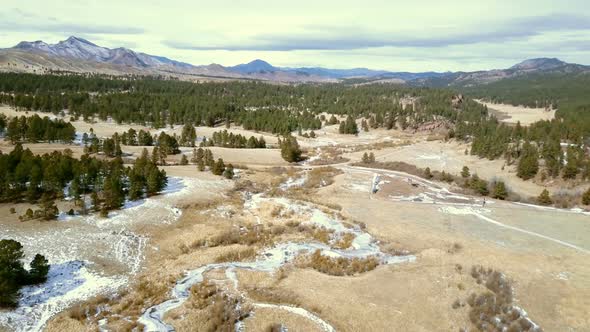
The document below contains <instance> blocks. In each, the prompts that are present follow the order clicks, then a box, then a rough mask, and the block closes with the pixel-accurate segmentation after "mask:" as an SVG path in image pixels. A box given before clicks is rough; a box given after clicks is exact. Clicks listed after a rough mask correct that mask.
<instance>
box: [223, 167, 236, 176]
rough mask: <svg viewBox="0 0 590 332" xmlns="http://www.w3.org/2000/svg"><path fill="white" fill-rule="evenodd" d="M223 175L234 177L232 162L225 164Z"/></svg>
mask: <svg viewBox="0 0 590 332" xmlns="http://www.w3.org/2000/svg"><path fill="white" fill-rule="evenodd" d="M223 176H224V177H225V178H226V179H233V178H234V166H233V165H232V164H229V165H227V167H226V168H225V171H223Z"/></svg>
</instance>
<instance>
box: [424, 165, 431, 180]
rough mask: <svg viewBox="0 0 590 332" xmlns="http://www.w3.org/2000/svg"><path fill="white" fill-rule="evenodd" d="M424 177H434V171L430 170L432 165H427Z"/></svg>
mask: <svg viewBox="0 0 590 332" xmlns="http://www.w3.org/2000/svg"><path fill="white" fill-rule="evenodd" d="M424 177H425V178H427V179H432V173H431V172H430V167H426V169H424Z"/></svg>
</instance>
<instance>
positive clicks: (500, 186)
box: [492, 181, 508, 200]
mask: <svg viewBox="0 0 590 332" xmlns="http://www.w3.org/2000/svg"><path fill="white" fill-rule="evenodd" d="M492 197H493V198H496V199H501V200H504V199H506V197H508V191H507V190H506V185H505V184H504V182H502V181H497V182H496V183H495V184H494V191H493V192H492Z"/></svg>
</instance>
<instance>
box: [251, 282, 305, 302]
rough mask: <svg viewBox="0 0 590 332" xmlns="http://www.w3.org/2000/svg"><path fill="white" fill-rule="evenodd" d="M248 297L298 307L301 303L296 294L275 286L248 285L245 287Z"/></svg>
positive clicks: (258, 300)
mask: <svg viewBox="0 0 590 332" xmlns="http://www.w3.org/2000/svg"><path fill="white" fill-rule="evenodd" d="M245 291H246V293H247V295H248V297H249V298H251V299H252V300H254V301H256V302H262V303H273V304H288V305H293V306H297V307H300V306H302V305H303V303H302V301H301V299H300V298H299V297H298V296H297V294H295V293H293V292H291V291H288V290H283V289H278V288H276V287H258V286H254V287H248V288H246V289H245Z"/></svg>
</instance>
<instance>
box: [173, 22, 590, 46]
mask: <svg viewBox="0 0 590 332" xmlns="http://www.w3.org/2000/svg"><path fill="white" fill-rule="evenodd" d="M481 27H483V28H481ZM490 27H491V28H490ZM426 28H427V29H425V30H427V31H431V32H430V33H429V34H428V36H420V33H421V32H420V31H413V32H404V33H400V32H392V33H388V32H373V31H367V30H366V29H363V28H362V27H321V26H307V27H305V29H304V30H303V32H299V33H292V34H289V35H280V34H259V35H255V36H254V37H252V38H250V39H246V41H245V42H236V43H231V42H221V43H213V44H211V43H203V44H194V43H190V42H186V41H179V40H164V41H163V42H162V43H163V44H164V45H166V46H168V47H171V48H175V49H181V50H197V51H211V50H225V51H296V50H321V51H328V50H356V49H366V48H381V47H402V48H405V47H411V48H437V47H447V46H454V45H471V44H479V43H500V42H508V41H514V40H527V39H529V38H532V37H535V36H539V35H542V34H543V33H546V32H553V31H564V30H590V17H586V16H581V15H572V14H557V15H547V16H530V17H521V18H515V19H512V20H509V21H505V22H485V23H484V22H482V23H481V24H480V25H479V27H461V29H460V30H459V31H458V30H457V29H445V28H442V29H430V28H428V27H426Z"/></svg>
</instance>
